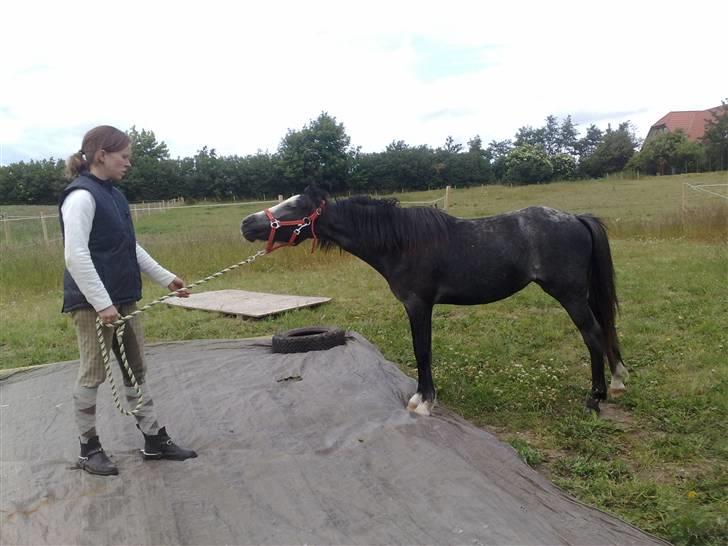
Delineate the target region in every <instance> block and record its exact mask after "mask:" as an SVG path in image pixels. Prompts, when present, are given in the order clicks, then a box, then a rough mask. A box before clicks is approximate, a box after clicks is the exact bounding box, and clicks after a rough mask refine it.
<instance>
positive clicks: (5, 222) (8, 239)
mask: <svg viewBox="0 0 728 546" xmlns="http://www.w3.org/2000/svg"><path fill="white" fill-rule="evenodd" d="M2 221H3V231H5V242H6V243H8V244H10V243H11V242H12V239H11V237H10V222H8V219H7V218H5V217H4V216H3V217H2Z"/></svg>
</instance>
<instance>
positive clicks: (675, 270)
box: [0, 173, 728, 544]
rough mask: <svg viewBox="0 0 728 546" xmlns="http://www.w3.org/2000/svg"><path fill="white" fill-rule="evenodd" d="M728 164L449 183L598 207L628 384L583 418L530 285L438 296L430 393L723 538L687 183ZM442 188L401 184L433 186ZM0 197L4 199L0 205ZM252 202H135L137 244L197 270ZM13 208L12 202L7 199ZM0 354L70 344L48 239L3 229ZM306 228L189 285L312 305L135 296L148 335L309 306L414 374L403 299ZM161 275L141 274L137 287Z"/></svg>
mask: <svg viewBox="0 0 728 546" xmlns="http://www.w3.org/2000/svg"><path fill="white" fill-rule="evenodd" d="M684 182H689V183H691V184H709V183H726V182H728V177H727V176H726V173H718V174H713V175H699V176H698V175H694V176H676V177H656V178H647V179H642V180H639V181H636V180H620V179H610V180H603V181H595V182H588V183H586V182H579V183H577V182H574V183H559V184H550V185H543V186H528V187H502V186H486V187H477V188H470V189H462V190H461V189H455V190H453V191H452V194H451V209H450V212H452V213H453V214H456V215H458V216H464V217H473V216H478V215H485V214H494V213H498V212H502V211H505V210H512V209H515V208H519V207H523V206H527V205H532V204H546V205H550V206H555V207H558V208H562V209H566V210H573V211H579V212H587V211H588V212H593V213H595V214H597V215H599V216H602V217H603V218H605V219H606V221H607V223H608V225H609V227H610V234H611V241H612V252H613V255H614V262H615V267H616V270H617V285H618V292H619V297H620V305H621V314H620V317H619V320H618V328H619V335H620V339H621V342H622V348H623V351H622V352H623V355H624V357H625V363H626V364H627V366H628V368H629V369H630V372H631V376H630V379H629V382H628V385H627V387H628V390H627V392H626V393H625V395H624V396H623V397H622V398H620V399H619V400H617V401H613V402H610V403H609V404H605V405H604V412H603V414H604V415H603V416H602V417H600V418H596V417H594V416H592V415H590V414H587V413H585V412H584V411H583V410H582V405H583V400H584V397H585V396H586V393H587V391H588V389H589V385H590V380H589V377H590V374H589V366H588V355H587V352H586V350H585V348H584V345H583V343H582V341H581V338H580V336H579V334H578V332H577V331H576V329H575V328H574V326H573V325H572V324H571V322H570V321H569V319H568V317H567V316H566V313H565V312H564V311H563V310H562V309H561V308H560V306H559V305H558V304H557V303H556V302H555V301H554V300H552V299H551V298H549V297H548V296H546V295H545V294H544V293H543V292H542V291H541V290H540V289H538V288H537V287H535V286H531V287H528V288H527V289H526V290H523V291H522V292H520V293H519V294H517V295H515V296H513V297H511V298H508V299H506V300H503V301H501V302H497V303H494V304H490V305H486V306H475V307H458V306H438V307H437V308H436V310H435V313H434V317H433V355H434V357H433V374H434V377H435V381H436V385H437V387H438V401H439V403H440V404H442V405H445V406H447V407H449V408H450V409H452V410H453V411H456V412H457V413H459V414H461V415H463V416H465V417H466V418H467V419H469V420H471V421H472V422H474V423H475V424H477V425H479V426H482V427H485V428H487V429H488V430H491V431H493V432H495V433H496V434H498V435H499V436H500V437H501V438H502V439H503V440H504V441H507V442H509V443H510V444H511V445H512V446H513V447H514V448H515V449H516V451H517V452H518V453H519V454H520V456H521V457H522V458H523V459H524V460H525V461H526V462H527V463H528V464H530V465H532V466H534V467H535V468H536V469H538V470H539V471H541V472H543V473H544V474H545V475H547V476H549V477H550V478H551V479H552V480H553V481H554V482H555V483H557V484H558V485H559V486H561V487H562V488H564V489H566V490H567V491H569V492H570V493H572V494H573V495H575V496H576V497H578V498H580V499H582V500H584V501H585V502H589V503H592V504H595V505H597V506H599V507H600V508H602V509H604V510H607V511H609V512H611V513H614V514H616V515H618V516H620V517H622V518H624V519H626V520H628V521H630V522H632V523H634V524H635V525H637V526H639V527H641V528H643V529H645V530H647V531H649V532H652V533H654V534H657V535H659V536H662V537H664V538H666V539H667V540H669V541H671V542H674V543H676V544H724V543H726V541H728V535H726V529H727V526H728V520H727V518H728V498H727V497H726V491H728V480H727V478H726V476H727V474H728V473H727V472H726V470H728V468H727V465H726V461H728V444H727V442H726V438H728V430H727V427H726V423H728V407H727V406H728V394H726V393H728V366H726V357H725V354H726V350H727V349H728V333H727V330H726V325H727V324H728V311H726V310H727V309H728V246H727V245H726V240H727V235H728V231H727V230H726V225H727V224H726V222H727V221H728V220H727V219H728V205H727V204H726V202H725V201H722V200H721V199H720V198H716V197H710V196H707V195H702V194H700V195H699V194H696V193H694V192H693V193H689V194H688V195H687V197H686V209H687V210H686V211H685V212H684V211H683V197H682V192H683V183H684ZM441 195H442V191H441V190H438V191H432V192H422V193H419V194H411V195H404V196H400V197H401V198H402V199H403V200H429V199H436V198H438V197H440V196H441ZM4 209H7V207H4ZM252 210H253V209H252V208H251V207H249V206H242V205H239V206H228V207H220V208H213V207H200V208H194V209H185V210H170V211H168V212H165V213H158V214H153V215H149V216H143V217H141V218H139V219H138V220H137V222H136V226H137V232H138V237H139V240H140V242H141V243H142V245H143V246H144V247H145V248H147V250H149V251H150V252H151V254H152V255H153V256H155V258H157V259H158V260H159V261H160V262H161V263H162V264H164V265H165V266H166V267H168V268H169V269H171V270H172V271H175V272H176V273H178V274H179V275H182V276H184V278H185V279H186V280H187V281H188V282H192V281H195V280H197V279H199V278H202V277H204V276H207V275H208V274H210V273H212V272H215V271H218V270H220V269H222V268H223V267H226V266H228V265H230V264H232V263H236V262H238V261H240V260H242V259H244V258H245V257H246V256H249V255H251V254H253V253H254V252H256V251H257V250H258V249H259V248H260V247H261V246H262V245H259V244H256V245H253V244H249V243H245V242H241V239H240V236H239V234H238V224H239V221H240V219H241V218H242V217H243V216H244V215H245V214H247V213H249V212H252ZM7 213H9V212H7ZM0 252H1V253H2V260H1V263H0V287H1V291H0V320H1V321H2V328H1V329H0V367H1V368H12V367H17V366H28V365H34V364H43V363H48V362H57V361H63V360H71V359H75V358H77V348H76V342H75V336H74V333H73V328H72V326H71V324H70V321H69V320H68V319H67V317H65V316H63V315H61V314H60V313H59V309H60V302H61V286H60V278H61V273H62V269H63V265H62V251H61V249H60V247H59V246H58V245H57V244H52V245H50V246H49V247H45V246H44V245H42V244H35V245H34V246H27V245H25V246H24V245H21V244H15V243H13V244H7V243H4V244H3V245H2V246H0ZM309 252H310V247H309V245H302V246H300V247H297V248H295V249H284V250H280V251H277V252H275V253H273V254H271V255H269V256H265V257H263V258H260V259H259V260H257V261H256V262H254V263H253V264H252V265H250V266H244V267H242V268H240V269H238V270H235V271H233V272H231V273H229V274H228V275H226V276H224V277H222V278H220V279H217V280H214V281H212V282H211V283H209V284H207V285H205V286H204V287H201V289H202V290H208V289H209V290H216V289H224V288H240V289H245V290H256V291H267V292H286V293H291V294H301V295H322V296H330V297H332V298H333V300H332V301H331V302H330V303H328V304H325V305H322V306H320V307H317V308H313V309H304V310H299V311H295V312H290V313H285V314H283V315H279V316H277V317H273V318H269V319H264V320H259V321H253V320H239V319H234V318H229V317H224V316H220V315H215V314H210V313H204V312H201V311H189V310H181V309H178V308H170V307H167V306H164V305H160V306H157V307H156V308H155V309H153V310H150V311H149V312H147V313H145V318H144V323H145V329H146V334H147V338H148V341H150V342H154V341H162V340H183V339H200V338H243V337H251V336H258V335H271V334H272V333H275V332H276V331H282V330H287V329H289V328H295V327H299V326H310V325H313V324H333V325H337V326H340V327H343V328H346V329H351V330H356V331H358V332H360V333H361V334H362V335H364V336H365V337H366V338H368V339H369V340H371V341H372V342H373V343H374V344H375V345H377V346H378V347H379V348H380V349H381V350H382V352H383V353H384V355H385V356H386V357H387V358H388V359H389V360H391V361H393V362H395V363H397V364H398V365H399V366H400V367H401V368H402V370H404V371H405V372H406V373H408V374H410V375H413V376H414V375H415V374H416V368H415V364H414V356H413V354H412V347H411V341H410V336H409V327H408V324H407V319H406V316H405V313H404V309H403V308H402V306H401V305H400V304H399V303H398V302H397V301H396V300H395V299H394V297H393V296H392V295H391V293H390V291H389V288H388V287H387V285H386V283H385V282H384V280H383V279H382V278H381V277H380V276H379V275H378V274H377V273H376V272H375V271H374V270H373V269H371V268H370V267H369V266H367V265H365V264H363V263H362V262H360V261H359V260H357V259H356V258H353V257H352V256H349V255H345V254H340V253H338V252H332V253H329V254H322V253H316V254H314V255H310V253H309ZM165 292H166V291H165V290H164V289H162V288H159V287H156V286H152V285H149V284H145V286H144V300H143V302H148V301H151V300H152V299H154V298H156V297H159V296H160V295H162V294H164V293H165Z"/></svg>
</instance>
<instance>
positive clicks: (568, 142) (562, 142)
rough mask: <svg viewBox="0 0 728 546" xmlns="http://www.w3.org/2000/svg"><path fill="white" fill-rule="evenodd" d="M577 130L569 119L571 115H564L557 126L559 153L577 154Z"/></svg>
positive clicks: (574, 155) (573, 155)
mask: <svg viewBox="0 0 728 546" xmlns="http://www.w3.org/2000/svg"><path fill="white" fill-rule="evenodd" d="M578 135H579V133H578V131H577V129H576V125H574V122H572V121H571V115H568V116H566V118H565V119H564V121H563V122H561V127H560V128H559V134H558V137H557V145H558V150H559V153H562V154H568V155H570V156H572V157H576V156H577V155H578V151H577V150H578V148H577V145H578V138H577V137H578Z"/></svg>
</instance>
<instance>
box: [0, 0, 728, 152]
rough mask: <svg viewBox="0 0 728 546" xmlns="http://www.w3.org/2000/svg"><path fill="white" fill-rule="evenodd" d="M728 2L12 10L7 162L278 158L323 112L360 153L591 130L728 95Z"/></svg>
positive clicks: (4, 135) (30, 4) (0, 48)
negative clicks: (165, 156)
mask: <svg viewBox="0 0 728 546" xmlns="http://www.w3.org/2000/svg"><path fill="white" fill-rule="evenodd" d="M727 17H728V2H726V1H724V0H722V1H717V0H710V1H709V0H693V1H692V2H677V1H674V0H673V1H670V0H667V1H663V2H659V3H658V2H640V1H639V0H630V1H625V0H610V1H609V2H604V1H589V0H581V1H570V0H550V1H548V2H547V1H518V0H511V1H509V2H506V1H501V2H488V1H486V0H480V1H461V0H447V1H442V0H441V1H438V2H433V1H430V0H419V1H404V0H402V1H398V0H388V1H380V0H367V1H366V2H363V1H357V2H354V1H347V0H338V1H319V0H299V1H278V0H265V1H259V2H243V1H237V2H236V1H233V0H230V1H218V0H206V1H205V2H201V1H195V2H188V1H186V0H178V1H175V2H168V1H164V0H144V1H138V0H125V1H124V2H103V3H102V2H98V1H96V2H80V1H75V0H63V1H60V2H52V1H46V2H40V1H38V0H24V1H23V2H5V3H3V6H2V7H1V8H0V165H7V164H9V163H13V162H17V161H28V160H31V159H33V160H40V159H47V158H50V157H55V158H62V159H65V158H66V157H67V156H69V155H70V154H72V153H74V152H75V151H77V150H78V149H79V148H80V144H81V141H82V138H83V135H84V133H85V132H86V131H87V130H89V129H91V128H92V127H94V126H96V125H102V124H109V125H114V126H116V127H118V128H119V129H122V130H128V129H130V128H131V127H132V126H134V127H136V128H137V129H139V130H141V129H147V130H151V131H153V132H154V134H155V136H156V137H157V140H158V141H163V142H165V143H166V144H167V146H168V148H169V151H170V155H171V157H173V158H174V157H189V156H192V155H194V154H195V153H196V152H197V151H198V150H199V149H201V148H202V147H203V146H207V147H208V148H214V149H216V150H217V152H218V154H220V155H239V156H245V155H249V154H255V153H257V152H259V151H262V152H275V151H276V150H277V149H278V146H279V145H280V142H281V140H282V139H283V138H284V137H285V135H286V133H287V132H288V131H289V130H296V131H297V130H300V129H302V128H303V127H304V126H305V125H307V124H308V123H310V122H311V121H312V120H314V119H316V118H317V117H318V116H319V114H320V113H321V112H327V113H328V114H329V115H331V116H334V117H335V118H336V120H337V121H338V122H339V123H342V124H343V125H344V128H345V130H346V133H347V135H348V136H349V137H350V138H351V144H352V145H353V146H358V147H360V148H361V150H362V151H363V152H377V151H382V150H384V149H385V147H386V146H387V144H389V143H391V142H393V141H395V140H403V141H404V142H406V143H407V144H409V145H412V146H416V145H422V144H424V145H428V146H431V147H433V148H435V147H438V146H442V145H443V144H444V142H445V139H446V138H447V137H448V136H452V137H453V139H454V140H455V142H458V143H462V144H463V145H464V146H466V143H467V141H468V140H470V139H472V138H473V137H475V136H476V135H477V136H480V138H481V139H482V141H483V143H484V144H487V143H488V142H490V141H492V140H504V139H510V138H513V136H514V135H515V133H516V131H517V130H518V128H519V127H523V126H528V125H530V126H533V127H541V126H543V125H544V123H545V118H546V116H548V115H554V116H556V117H558V118H560V119H563V118H564V117H565V116H567V115H571V116H572V120H573V121H574V122H575V123H576V124H577V125H578V129H579V131H580V135H583V134H584V132H585V131H586V128H587V127H588V126H589V125H590V124H594V125H596V126H598V127H600V128H602V129H606V127H607V124H611V125H612V127H615V128H616V126H617V125H618V124H619V123H621V122H623V121H627V120H629V121H631V122H632V124H633V125H634V128H635V130H636V134H637V136H638V137H640V138H644V136H645V135H646V134H647V131H648V130H649V127H650V126H651V125H652V124H653V123H654V122H655V121H657V120H658V119H659V118H660V117H662V116H663V115H665V114H666V113H668V112H669V111H674V110H704V109H707V108H711V107H714V106H718V105H720V103H721V100H722V99H726V98H728V68H727V67H726V51H727V46H726V38H725V24H724V22H725V21H726V20H727Z"/></svg>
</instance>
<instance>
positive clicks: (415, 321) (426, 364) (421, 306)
mask: <svg viewBox="0 0 728 546" xmlns="http://www.w3.org/2000/svg"><path fill="white" fill-rule="evenodd" d="M405 309H406V310H407V316H408V317H409V321H410V328H411V330H412V346H413V347H414V350H415V358H416V359H417V392H416V393H415V394H414V395H413V396H412V398H410V400H409V403H408V404H407V409H408V410H410V411H414V412H415V413H417V414H419V415H430V414H431V413H432V407H433V406H434V405H435V385H434V384H433V382H432V369H431V364H432V305H427V304H425V303H422V302H416V303H409V304H405Z"/></svg>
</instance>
